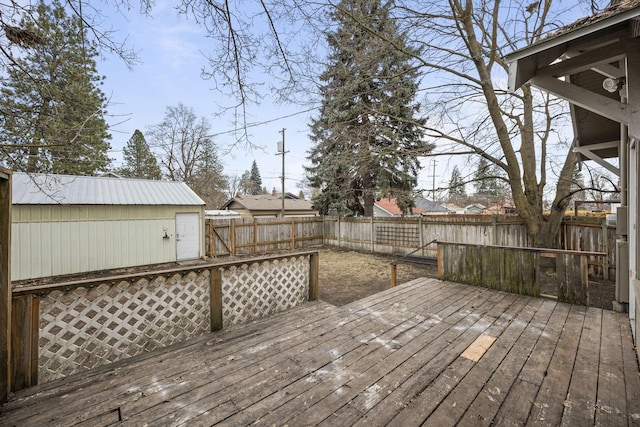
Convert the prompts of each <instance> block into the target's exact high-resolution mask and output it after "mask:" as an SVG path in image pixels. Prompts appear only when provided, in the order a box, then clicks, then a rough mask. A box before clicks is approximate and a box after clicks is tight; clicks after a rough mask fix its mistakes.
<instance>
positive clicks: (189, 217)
mask: <svg viewBox="0 0 640 427" xmlns="http://www.w3.org/2000/svg"><path fill="white" fill-rule="evenodd" d="M12 188H13V190H12V193H13V200H12V204H13V216H12V231H11V232H12V247H11V276H12V279H13V280H22V279H31V278H38V277H49V276H58V275H66V274H73V273H83V272H89V271H98V270H107V269H115V268H122V267H132V266H139V265H148V264H157V263H165V262H175V261H182V260H189V259H197V258H200V257H201V256H203V255H204V202H203V201H202V199H200V197H198V195H197V194H196V193H194V192H193V191H192V190H191V189H190V188H189V187H188V186H187V185H186V184H184V183H181V182H170V181H150V180H143V179H126V178H111V177H89V176H69V175H43V174H25V173H18V172H16V173H14V174H13V185H12Z"/></svg>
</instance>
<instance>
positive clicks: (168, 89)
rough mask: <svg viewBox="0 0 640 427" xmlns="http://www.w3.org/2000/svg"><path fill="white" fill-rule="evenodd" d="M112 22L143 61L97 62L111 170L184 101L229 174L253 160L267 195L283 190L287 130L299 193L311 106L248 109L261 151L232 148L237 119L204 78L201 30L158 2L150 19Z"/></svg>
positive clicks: (289, 184) (289, 175)
mask: <svg viewBox="0 0 640 427" xmlns="http://www.w3.org/2000/svg"><path fill="white" fill-rule="evenodd" d="M109 21H110V22H112V25H113V27H114V28H116V29H117V30H118V34H117V35H116V37H117V38H119V39H124V38H125V37H126V38H127V44H128V46H129V47H130V48H132V49H134V50H135V51H136V52H138V57H139V60H140V63H139V64H137V65H135V66H134V67H133V69H132V70H129V69H128V68H127V66H126V65H125V63H124V62H123V61H122V60H121V59H119V58H118V57H116V56H105V58H104V60H103V61H102V62H99V64H98V68H99V72H100V73H101V74H102V75H105V76H106V81H105V83H104V85H103V87H102V89H103V91H104V93H105V95H106V96H107V97H108V98H109V100H110V105H109V107H108V110H107V111H108V113H109V117H108V118H107V120H108V122H109V123H110V125H111V135H112V139H111V146H112V151H111V152H110V156H111V157H112V158H115V159H116V160H115V162H114V163H113V164H114V165H116V166H119V165H121V164H122V148H123V147H124V146H125V144H126V142H127V140H128V139H129V138H130V137H131V135H132V134H133V132H134V131H135V130H136V129H140V130H141V131H142V132H143V133H145V130H146V129H147V128H148V127H149V126H150V125H154V124H157V123H159V122H161V121H162V119H163V117H164V114H165V109H166V107H168V106H176V105H178V104H179V103H183V104H184V105H185V106H187V107H192V108H193V109H194V112H195V113H196V115H198V116H204V117H205V118H207V120H208V121H209V123H210V124H211V127H212V133H213V134H214V135H216V136H215V138H214V141H215V142H216V144H217V145H218V147H220V151H219V154H220V159H221V161H222V163H223V165H224V168H225V172H224V173H225V175H231V176H233V175H237V176H240V175H242V173H243V172H244V171H245V170H249V169H250V167H251V163H252V162H253V160H254V159H255V160H256V162H257V165H258V168H259V169H260V174H261V176H262V181H263V185H264V186H265V187H267V189H268V190H271V189H272V188H274V187H275V188H276V189H277V190H278V191H280V189H281V181H280V176H281V170H282V163H281V162H282V158H281V156H277V155H276V151H277V142H278V141H280V140H281V139H282V134H281V133H280V130H281V129H282V128H286V131H285V146H286V147H285V148H286V151H288V153H287V155H286V158H285V165H286V173H285V176H286V181H285V189H286V191H290V192H293V193H296V194H297V193H298V192H299V189H298V188H297V183H298V182H299V181H300V180H301V179H302V177H303V169H302V164H303V163H304V161H305V157H306V151H307V150H308V148H309V139H308V136H307V135H308V126H307V125H308V123H309V121H310V114H311V113H309V112H305V110H308V107H306V108H305V107H300V106H295V105H289V106H283V105H274V104H272V103H270V102H269V101H268V100H266V101H264V102H262V103H261V105H250V106H249V110H248V113H249V117H248V121H249V123H250V124H252V126H251V128H250V134H251V140H252V142H253V144H255V145H258V146H260V147H262V149H260V148H257V149H256V148H253V149H248V147H247V145H246V144H243V143H240V144H235V142H236V136H235V133H234V129H235V126H234V124H233V117H232V114H229V113H227V114H225V113H224V112H225V109H226V107H229V106H231V105H233V104H234V101H233V100H232V99H225V98H224V97H222V96H221V95H220V94H219V93H218V92H216V91H214V90H213V89H212V88H213V85H214V83H213V82H211V81H207V80H203V79H202V78H201V76H200V71H201V70H202V68H203V67H205V66H206V58H205V57H204V54H203V53H207V52H208V47H207V42H209V43H211V42H210V40H209V41H208V40H207V39H206V38H205V33H204V31H203V30H202V29H201V27H199V26H198V25H197V24H196V23H195V22H194V21H193V20H189V19H186V18H185V17H184V16H180V17H179V16H176V13H175V11H174V10H173V9H172V8H171V7H167V6H166V3H165V2H159V3H158V4H157V5H156V7H155V9H154V12H153V18H150V17H146V16H144V15H141V14H137V13H135V12H133V11H132V12H131V13H128V14H127V16H126V19H125V18H124V17H122V16H116V17H110V19H109ZM265 78H266V77H265ZM234 145H235V146H234Z"/></svg>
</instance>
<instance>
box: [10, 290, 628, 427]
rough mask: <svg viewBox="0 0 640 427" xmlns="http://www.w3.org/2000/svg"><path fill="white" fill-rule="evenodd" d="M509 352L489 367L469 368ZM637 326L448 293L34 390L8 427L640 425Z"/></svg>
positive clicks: (206, 343)
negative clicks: (473, 350) (481, 343)
mask: <svg viewBox="0 0 640 427" xmlns="http://www.w3.org/2000/svg"><path fill="white" fill-rule="evenodd" d="M481 334H486V335H489V336H492V337H495V338H496V341H495V342H494V343H493V345H491V346H490V347H489V348H488V349H487V350H486V352H485V353H484V354H483V355H481V357H480V358H479V360H478V361H477V362H474V361H472V360H469V359H467V358H464V357H461V355H462V354H463V352H464V351H465V350H466V349H467V348H468V347H469V346H470V345H471V344H472V343H473V342H474V341H475V340H476V339H477V338H478V337H479V336H481ZM639 422H640V377H639V372H638V362H637V358H636V353H635V348H634V347H633V343H632V341H631V332H630V328H629V322H628V319H627V318H626V317H625V316H624V315H621V314H617V313H613V312H608V311H603V310H600V309H592V308H589V309H587V308H585V307H579V306H570V305H568V304H563V303H558V302H556V301H550V300H543V299H536V298H532V297H524V296H519V295H515V294H509V293H505V292H501V291H496V290H491V289H484V288H477V287H473V286H467V285H462V284H458V283H451V282H442V281H439V280H435V279H418V280H414V281H412V282H409V283H406V284H403V285H401V286H398V287H397V288H393V289H389V290H386V291H383V292H380V293H378V294H376V295H373V296H371V297H369V298H365V299H363V300H360V301H356V302H354V303H351V304H348V305H346V306H343V307H334V306H330V305H328V304H324V303H312V304H308V305H306V306H304V307H299V308H295V309H292V310H288V311H286V312H283V313H279V314H277V315H275V316H272V317H270V318H266V319H262V320H260V321H256V322H252V323H250V324H247V325H243V326H241V327H235V328H231V329H229V330H224V331H217V332H214V333H210V334H206V335H204V336H202V337H198V338H196V339H193V340H190V341H189V342H185V343H181V344H177V345H175V346H172V347H168V348H165V349H162V350H160V351H156V352H151V353H148V354H144V355H140V356H136V357H134V358H131V359H129V360H125V361H121V362H117V363H115V364H113V365H110V366H106V367H101V368H98V369H96V370H93V371H89V372H86V373H80V374H77V375H74V376H71V377H69V378H65V379H61V380H56V381H52V382H51V383H48V384H43V385H41V386H37V387H34V388H32V389H28V390H26V391H23V392H20V393H17V394H16V395H14V396H12V398H11V401H10V402H9V403H7V404H5V405H3V406H2V407H0V425H3V426H4V425H8V426H11V425H16V426H23V425H38V426H47V425H61V426H71V425H75V426H85V425H86V426H94V425H112V424H115V425H121V426H139V425H144V424H148V425H154V426H165V425H166V426H169V425H170V426H177V425H184V426H189V427H191V426H209V425H228V426H235V425H247V424H253V423H255V424H258V425H274V424H275V425H285V424H286V425H291V426H293V425H320V426H365V425H367V426H368V425H396V426H411V425H437V426H440V425H454V424H457V425H461V426H464V425H473V426H477V425H525V424H526V425H560V424H561V423H564V424H565V425H581V426H582V425H625V424H628V425H636V424H638V423H639Z"/></svg>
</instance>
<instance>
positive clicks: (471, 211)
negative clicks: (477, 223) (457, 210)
mask: <svg viewBox="0 0 640 427" xmlns="http://www.w3.org/2000/svg"><path fill="white" fill-rule="evenodd" d="M485 209H486V207H485V206H484V205H481V204H480V203H474V204H472V205H469V206H465V207H464V213H465V214H467V215H481V214H482V213H483V212H484V210H485Z"/></svg>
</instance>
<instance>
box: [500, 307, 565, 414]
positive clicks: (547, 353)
mask: <svg viewBox="0 0 640 427" xmlns="http://www.w3.org/2000/svg"><path fill="white" fill-rule="evenodd" d="M569 310H570V305H568V304H557V305H556V307H555V309H554V312H553V314H552V315H551V318H550V319H549V322H548V323H547V325H546V326H545V329H544V331H543V333H542V336H541V338H540V339H539V340H538V342H537V343H536V345H535V347H534V348H533V350H532V352H531V355H530V357H529V358H528V359H527V361H526V362H525V364H524V367H523V368H522V371H521V372H520V374H519V375H518V378H517V379H516V381H515V383H514V385H513V386H512V387H511V389H510V390H509V392H508V394H507V396H506V398H505V400H504V402H503V403H502V405H501V406H500V409H499V410H498V413H497V414H496V416H495V418H494V424H496V425H524V424H525V423H526V422H527V420H528V418H529V414H530V413H531V409H532V407H533V404H534V402H535V398H536V394H537V393H538V389H539V388H540V387H541V386H542V382H543V381H544V378H545V377H546V376H547V374H548V369H549V363H551V358H552V356H553V353H554V352H555V349H556V348H557V346H558V342H559V340H560V336H561V334H562V330H563V327H564V324H565V322H566V320H567V316H568V315H569Z"/></svg>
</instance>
